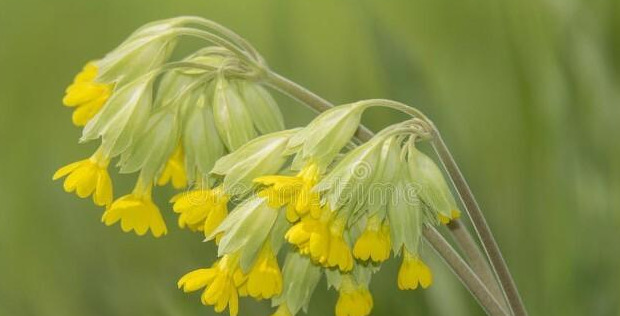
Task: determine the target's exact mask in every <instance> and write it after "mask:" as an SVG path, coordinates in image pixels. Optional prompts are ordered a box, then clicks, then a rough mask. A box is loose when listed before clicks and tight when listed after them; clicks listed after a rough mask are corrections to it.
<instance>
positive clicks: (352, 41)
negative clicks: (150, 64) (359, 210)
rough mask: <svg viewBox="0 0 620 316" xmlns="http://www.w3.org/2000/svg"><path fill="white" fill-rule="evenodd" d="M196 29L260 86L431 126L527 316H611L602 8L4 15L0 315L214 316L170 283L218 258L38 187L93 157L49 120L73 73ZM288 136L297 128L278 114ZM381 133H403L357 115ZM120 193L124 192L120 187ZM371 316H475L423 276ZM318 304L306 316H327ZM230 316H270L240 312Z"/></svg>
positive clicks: (316, 2) (459, 6)
mask: <svg viewBox="0 0 620 316" xmlns="http://www.w3.org/2000/svg"><path fill="white" fill-rule="evenodd" d="M183 14H187V15H200V16H203V17H206V18H210V19H213V20H215V21H218V22H220V23H222V24H224V25H226V26H228V27H230V28H232V29H233V30H235V31H237V32H238V33H240V34H241V35H243V36H245V37H246V38H248V39H249V40H250V41H251V42H252V43H253V44H255V46H256V47H257V48H258V49H259V51H261V52H262V53H263V55H264V56H265V57H266V59H267V60H268V62H269V63H270V65H271V66H272V68H273V69H275V70H276V71H278V72H280V73H282V74H284V75H285V76H288V77H289V78H291V79H293V80H295V81H297V82H299V83H301V84H302V85H305V86H307V87H308V88H310V89H312V90H314V91H315V92H317V93H319V94H321V95H322V96H324V97H326V98H327V99H329V100H331V101H333V102H335V103H342V102H348V101H353V100H358V99H364V98H390V99H396V100H399V101H403V102H406V103H409V104H412V105H415V106H417V107H419V108H420V109H422V110H423V111H425V112H426V113H427V114H428V115H429V116H430V117H431V118H432V119H434V120H435V122H436V124H437V125H438V126H439V128H440V130H442V131H443V134H444V138H445V139H446V141H447V143H448V144H449V146H450V147H451V148H452V150H453V152H454V155H455V157H456V159H457V161H458V162H459V164H460V165H461V167H462V169H463V172H464V173H465V175H466V177H467V179H468V180H469V182H470V184H471V186H472V188H473V191H474V192H475V193H476V195H477V197H478V199H479V202H480V204H481V205H482V207H483V210H484V211H485V213H486V215H487V217H488V220H489V222H490V225H491V227H492V228H493V231H494V232H495V235H496V237H497V239H498V242H499V244H500V246H501V248H502V249H503V252H504V254H505V256H506V259H507V261H508V263H509V265H510V267H511V269H512V272H513V274H514V277H515V279H516V282H517V283H518V285H519V287H520V290H521V292H522V295H523V298H524V300H525V302H526V305H527V307H528V309H529V311H530V312H531V314H532V315H620V272H619V271H620V246H619V244H620V233H619V231H620V212H619V211H620V209H619V206H620V140H619V139H618V138H619V137H620V132H618V128H619V127H620V122H619V121H620V2H618V1H615V0H518V1H517V0H514V1H508V0H506V1H496V0H475V1H474V0H463V1H447V0H402V1H391V0H374V1H373V0H312V1H307V0H243V1H242V0H226V1H211V0H174V1H172V0H167V1H164V0H148V1H147V0H106V1H84V0H53V1H50V0H2V1H1V3H0V144H1V145H2V149H1V152H2V154H1V155H0V201H1V203H0V315H212V314H214V313H213V311H212V308H210V307H203V306H201V305H200V303H199V299H198V296H197V295H194V296H188V295H184V294H182V293H181V292H180V291H178V290H177V289H176V286H175V284H176V281H177V279H178V277H179V276H181V275H182V274H184V273H185V272H187V271H188V270H191V269H194V268H196V267H201V266H206V265H209V264H210V263H211V261H212V260H213V258H214V253H213V247H212V246H211V245H206V244H203V243H200V239H199V238H198V237H197V236H196V235H194V234H191V233H189V232H187V231H181V230H179V229H177V228H176V227H175V224H174V222H175V219H174V216H173V215H172V214H171V212H170V207H169V206H168V205H166V203H165V201H166V200H167V199H168V198H169V197H170V196H171V194H172V192H171V191H168V190H159V191H157V192H158V193H157V198H158V200H159V201H160V205H166V206H164V207H162V210H163V211H164V212H165V213H166V215H165V216H166V217H167V220H168V226H169V228H170V233H169V234H168V236H167V237H166V238H162V239H159V240H155V239H153V238H151V237H144V238H138V237H135V236H133V235H129V234H123V233H121V231H120V229H118V227H113V228H107V227H104V225H102V224H101V223H100V222H99V221H100V215H101V209H98V208H97V207H95V206H93V205H92V203H91V201H89V200H81V199H78V198H77V197H75V196H73V195H68V194H66V193H64V192H63V191H62V185H61V183H53V182H52V181H51V176H52V174H53V172H54V171H55V169H56V168H58V167H59V166H62V165H64V164H66V163H68V162H72V161H75V160H78V159H81V158H83V157H86V156H87V155H89V154H90V153H91V152H92V150H93V146H94V145H93V144H89V145H78V144H77V139H78V137H79V134H80V131H79V130H78V129H77V128H75V127H73V126H72V125H71V122H70V115H71V114H70V110H68V109H66V108H64V107H63V106H62V105H61V102H60V100H61V98H62V95H63V91H64V88H65V87H66V86H67V85H68V84H69V83H70V81H71V80H72V78H73V76H74V74H75V73H76V72H77V71H79V69H80V68H81V67H82V65H83V64H84V63H85V62H86V61H88V60H90V59H93V58H98V57H100V56H102V55H103V54H105V53H106V52H107V51H109V50H111V49H112V48H113V47H114V46H115V45H117V44H118V43H120V42H121V41H122V40H123V39H124V38H125V36H127V35H128V34H129V33H130V32H132V31H133V30H134V29H135V28H137V27H138V26H140V25H141V24H143V23H146V22H148V21H151V20H155V19H160V18H167V17H172V16H177V15H183ZM280 100H282V102H281V103H282V106H283V108H284V110H285V115H286V117H287V119H288V121H289V125H290V126H296V125H299V124H302V123H305V122H307V121H308V120H309V119H310V118H311V112H310V111H308V110H305V109H302V108H301V106H299V105H296V104H294V103H293V102H292V101H289V100H287V99H285V98H281V99H280ZM365 119H366V123H367V124H368V126H370V127H374V128H378V127H381V126H383V125H385V124H386V123H388V122H395V121H397V120H398V119H399V117H396V116H395V115H394V114H393V113H389V112H387V113H386V112H373V114H372V115H368V116H367V117H366V118H365ZM116 180H117V185H116V187H115V189H116V190H115V191H116V192H117V195H118V194H120V193H122V192H126V191H127V190H129V188H130V186H131V182H132V177H131V176H123V177H116ZM433 268H434V271H435V274H436V279H437V282H436V284H435V286H433V287H432V288H431V289H430V290H427V291H420V290H418V291H414V292H401V291H398V290H397V287H396V281H395V278H396V272H397V264H396V263H395V262H392V263H390V264H387V265H386V267H385V269H383V270H382V272H381V273H380V274H378V275H377V276H376V277H375V279H374V283H373V285H372V290H373V292H374V295H375V309H374V315H480V314H482V311H481V310H480V309H479V308H478V307H477V306H476V304H475V302H473V300H472V299H471V298H470V297H469V296H468V295H467V293H466V292H465V291H464V290H463V288H462V287H461V286H460V284H459V283H458V281H456V279H455V278H454V277H453V276H452V275H451V274H450V273H449V272H446V271H445V270H444V268H443V265H442V263H441V262H436V263H434V264H433ZM324 285H325V284H324V283H321V285H320V286H319V288H318V290H317V292H316V294H315V296H314V299H313V303H312V305H311V307H310V313H309V314H310V315H329V314H332V308H333V304H334V303H335V300H336V295H335V293H333V291H331V292H327V291H325V290H324ZM241 311H242V315H268V314H269V311H270V309H269V306H268V304H267V303H256V302H252V301H249V300H248V299H245V300H243V303H242V307H241Z"/></svg>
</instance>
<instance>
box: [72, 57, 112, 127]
mask: <svg viewBox="0 0 620 316" xmlns="http://www.w3.org/2000/svg"><path fill="white" fill-rule="evenodd" d="M97 72H98V68H97V65H96V64H95V63H94V62H89V63H88V64H86V66H84V68H83V69H82V71H81V72H80V73H78V74H77V75H76V76H75V78H74V79H73V83H72V84H71V85H70V86H69V87H68V88H67V90H66V91H65V97H64V98H63V99H62V103H63V104H64V105H66V106H70V107H75V111H74V112H73V116H72V119H73V124H75V125H76V126H84V125H86V123H87V122H88V121H89V120H90V119H91V118H93V116H95V114H97V112H99V109H101V107H102V106H103V105H104V104H105V102H106V101H107V100H108V98H109V97H110V94H111V93H112V85H111V84H106V83H99V82H96V81H95V78H96V77H97Z"/></svg>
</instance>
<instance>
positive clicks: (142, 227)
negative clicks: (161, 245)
mask: <svg viewBox="0 0 620 316" xmlns="http://www.w3.org/2000/svg"><path fill="white" fill-rule="evenodd" d="M144 182H145V181H143V180H142V179H138V183H137V184H136V187H135V188H134V190H133V192H132V193H131V194H128V195H125V196H123V197H121V198H119V199H117V200H116V201H114V202H113V203H112V205H110V206H109V207H108V208H107V209H106V211H105V212H104V213H103V216H102V217H101V221H102V222H104V223H105V224H106V225H107V226H111V225H113V224H115V223H116V222H118V221H120V222H121V229H122V230H123V231H124V232H130V231H134V232H135V233H136V234H137V235H139V236H142V235H144V234H146V232H147V231H148V230H150V231H151V234H153V236H155V237H160V236H162V235H165V234H166V233H167V232H168V230H167V228H166V223H165V222H164V219H163V218H162V216H161V213H160V212H159V208H158V207H157V205H155V203H153V201H152V200H151V185H150V183H144Z"/></svg>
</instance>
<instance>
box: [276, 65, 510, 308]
mask: <svg viewBox="0 0 620 316" xmlns="http://www.w3.org/2000/svg"><path fill="white" fill-rule="evenodd" d="M265 83H266V84H268V85H269V86H271V87H272V88H274V89H276V90H278V91H280V92H282V93H284V94H286V95H288V96H290V97H291V98H293V99H295V100H297V101H299V102H300V103H302V104H305V105H307V106H309V107H310V108H312V109H313V110H315V111H316V112H324V111H327V110H329V109H331V108H332V107H333V105H332V104H331V103H330V102H329V101H327V100H325V99H323V98H321V97H320V96H318V95H316V94H314V93H313V92H311V91H309V90H308V89H306V88H304V87H302V86H300V85H299V84H297V83H295V82H293V81H291V80H289V79H287V78H285V77H283V76H281V75H279V74H277V73H275V72H273V71H266V78H265ZM373 135H374V134H373V132H372V131H370V130H369V129H367V128H365V127H364V126H360V127H359V128H358V130H357V132H356V137H357V138H358V139H360V140H362V141H368V140H370V139H371V138H372V137H373ZM451 232H452V230H451ZM426 234H427V233H425V236H426ZM429 234H430V233H429ZM437 234H439V233H437ZM454 236H455V238H456V239H462V238H464V237H463V236H462V234H454ZM433 237H434V240H435V242H434V243H431V245H432V246H433V247H435V245H443V242H445V244H446V245H447V246H448V247H443V248H442V249H441V250H438V249H435V250H436V251H437V252H438V253H439V254H440V255H441V256H442V257H443V258H444V260H446V262H447V263H448V264H449V265H450V266H451V267H452V269H453V270H454V271H455V273H456V272H457V267H454V266H452V265H453V264H459V267H458V271H459V272H460V273H461V274H462V275H459V278H460V280H461V281H462V282H463V283H466V282H470V283H469V284H465V286H466V287H467V288H468V289H470V288H476V291H477V292H476V293H477V294H475V293H473V292H472V294H473V295H487V296H488V297H485V298H480V297H478V296H476V298H477V300H478V301H479V302H480V303H481V304H483V302H495V303H497V299H495V298H493V295H491V293H490V292H489V290H488V289H487V288H486V287H485V286H484V284H482V285H481V286H482V287H483V289H484V290H480V289H479V288H478V287H479V286H480V284H477V283H481V281H480V279H478V277H476V276H475V274H474V275H473V278H472V277H471V276H470V275H469V273H468V272H467V271H466V270H465V269H464V268H463V267H461V266H460V263H463V264H465V263H464V262H463V261H462V259H460V261H459V260H456V259H454V258H460V256H459V254H458V253H457V252H456V251H455V250H454V249H453V248H452V247H451V246H450V245H449V244H447V242H446V241H445V239H443V236H441V235H440V236H439V237H441V239H442V240H443V242H441V243H440V242H439V241H438V237H437V236H433ZM468 239H469V240H471V239H472V238H471V236H469V238H468ZM429 242H430V241H429ZM460 244H467V240H466V239H463V241H462V242H460ZM464 251H465V252H466V254H467V255H468V258H470V259H471V260H473V259H472V258H476V253H478V254H479V253H480V251H479V249H476V250H475V251H474V250H473V248H472V247H466V248H464ZM447 253H450V258H451V260H448V259H447V258H446V254H447ZM483 260H484V259H483ZM480 266H481V265H480ZM465 267H466V268H467V269H469V272H471V269H470V268H469V267H468V266H467V265H466V264H465ZM471 273H473V272H471ZM486 274H487V275H488V274H490V273H489V272H487V273H486ZM457 275H458V274H457ZM463 276H467V277H463ZM476 280H477V281H476ZM485 282H487V281H486V280H485ZM493 282H495V281H493ZM470 291H471V289H470ZM497 297H498V298H499V297H500V296H497ZM485 309H486V307H485ZM499 310H501V308H499ZM501 314H505V313H501Z"/></svg>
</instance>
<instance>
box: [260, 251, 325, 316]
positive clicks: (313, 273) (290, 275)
mask: <svg viewBox="0 0 620 316" xmlns="http://www.w3.org/2000/svg"><path fill="white" fill-rule="evenodd" d="M321 274H322V273H321V268H320V267H319V266H316V265H314V264H313V263H312V261H310V258H308V257H306V256H302V255H300V254H299V253H298V252H289V253H288V255H287V256H286V260H285V261H284V268H283V269H282V280H283V282H282V284H283V287H282V294H280V295H279V296H277V297H274V298H273V299H272V301H271V305H272V306H278V305H280V304H282V303H286V305H287V306H288V309H289V311H290V312H291V314H293V315H295V314H297V313H298V312H299V311H300V310H303V311H304V312H306V313H307V312H308V305H309V303H310V299H311V298H312V294H313V293H314V290H315V289H316V286H317V285H318V283H319V281H320V280H321Z"/></svg>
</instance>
